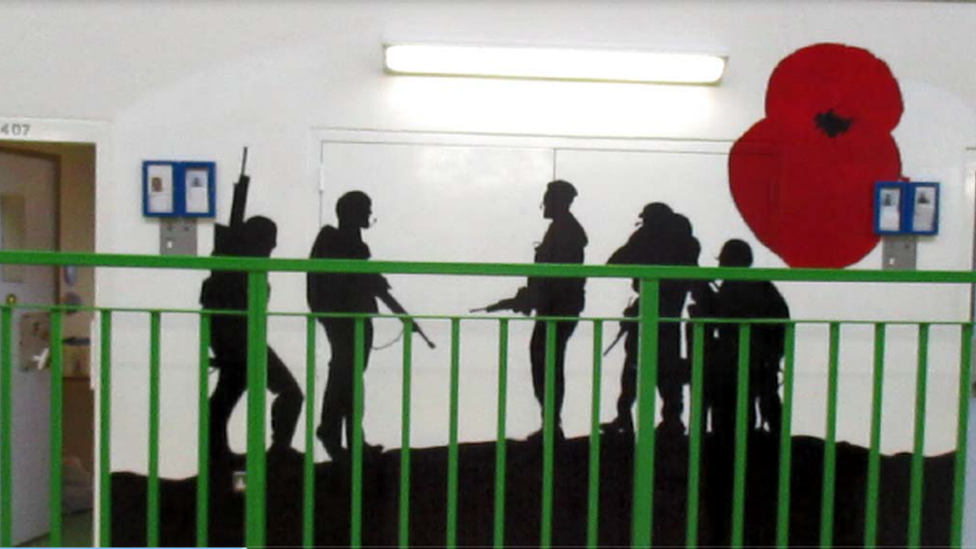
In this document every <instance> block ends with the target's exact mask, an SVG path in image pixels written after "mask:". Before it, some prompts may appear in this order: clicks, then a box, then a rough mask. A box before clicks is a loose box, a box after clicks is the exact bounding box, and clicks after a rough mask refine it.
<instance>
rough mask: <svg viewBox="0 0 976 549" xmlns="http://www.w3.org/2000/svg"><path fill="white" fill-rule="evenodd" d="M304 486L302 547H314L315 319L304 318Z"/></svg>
mask: <svg viewBox="0 0 976 549" xmlns="http://www.w3.org/2000/svg"><path fill="white" fill-rule="evenodd" d="M304 465H305V486H304V491H303V494H304V497H305V505H304V506H303V508H302V509H303V511H304V514H303V517H302V521H303V524H302V545H303V546H305V547H314V546H315V318H313V317H311V316H309V317H306V318H305V463H304Z"/></svg>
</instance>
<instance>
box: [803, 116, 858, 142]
mask: <svg viewBox="0 0 976 549" xmlns="http://www.w3.org/2000/svg"><path fill="white" fill-rule="evenodd" d="M853 120H854V119H853V118H842V117H840V116H837V114H836V113H835V112H834V109H830V110H828V111H827V112H821V113H817V115H816V116H814V117H813V121H814V122H815V123H816V124H817V127H818V128H820V130H821V131H823V132H824V133H825V134H827V137H831V138H833V137H837V136H838V135H840V134H842V133H844V132H846V131H847V130H849V129H850V127H851V121H853Z"/></svg>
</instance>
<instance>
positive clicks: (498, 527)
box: [495, 318, 508, 549]
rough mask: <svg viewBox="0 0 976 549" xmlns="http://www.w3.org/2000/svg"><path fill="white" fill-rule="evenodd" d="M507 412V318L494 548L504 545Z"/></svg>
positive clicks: (502, 326) (502, 324) (501, 338)
mask: <svg viewBox="0 0 976 549" xmlns="http://www.w3.org/2000/svg"><path fill="white" fill-rule="evenodd" d="M507 412H508V319H506V318H503V319H501V320H499V321H498V436H497V437H496V441H495V549H502V548H504V547H505V475H506V471H507V467H506V465H505V459H506V455H505V453H506V447H507V444H506V438H505V437H506V436H507V434H506V432H505V429H506V422H507V419H506V414H507Z"/></svg>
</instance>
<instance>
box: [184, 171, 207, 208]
mask: <svg viewBox="0 0 976 549" xmlns="http://www.w3.org/2000/svg"><path fill="white" fill-rule="evenodd" d="M209 176H210V174H209V172H208V171H207V170H202V169H200V170H196V169H194V170H187V171H186V213H191V214H205V213H210V193H209V192H208V190H209V187H210V185H209V184H208V183H209V182H208V179H209Z"/></svg>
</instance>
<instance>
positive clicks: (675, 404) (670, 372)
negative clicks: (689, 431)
mask: <svg viewBox="0 0 976 549" xmlns="http://www.w3.org/2000/svg"><path fill="white" fill-rule="evenodd" d="M640 218H641V224H640V227H639V228H638V229H637V230H636V231H634V232H633V233H632V234H631V235H630V238H629V239H628V240H627V243H626V244H624V245H623V246H621V247H620V248H619V249H618V250H617V251H615V252H614V253H613V255H611V256H610V259H609V260H608V261H607V263H608V264H611V265H698V255H699V253H700V251H701V247H700V246H699V244H698V240H697V239H696V238H695V237H694V236H693V235H692V228H691V223H690V222H689V221H688V218H686V217H685V216H683V215H681V214H676V213H674V211H672V210H671V208H670V207H669V206H668V205H667V204H664V203H661V202H653V203H650V204H648V205H646V206H644V209H643V210H642V211H641V214H640ZM632 285H633V288H634V290H639V281H638V280H637V279H634V281H633V283H632ZM691 288H692V284H691V283H690V282H688V281H683V280H663V281H661V285H660V299H659V303H660V305H659V314H660V316H661V317H663V318H680V317H681V313H682V310H683V309H684V304H685V299H686V297H687V295H688V292H689V291H690V290H691ZM639 312H640V299H635V300H634V301H633V302H632V303H631V304H630V305H629V306H628V307H627V308H626V309H625V310H624V316H625V317H637V316H638V314H639ZM639 332H640V327H639V324H638V323H637V322H634V321H624V322H621V324H620V333H619V335H618V336H617V340H619V339H620V337H623V338H624V353H625V354H624V367H623V371H622V373H621V376H620V397H619V398H618V399H617V417H616V418H615V419H614V420H613V421H612V422H611V423H609V424H608V425H607V426H606V427H605V428H604V430H605V431H607V432H610V433H622V434H630V433H633V431H634V423H633V418H632V416H631V408H633V406H634V402H635V401H636V399H637V361H638V341H639ZM614 343H616V341H615V342H614ZM687 382H688V366H687V361H686V360H682V358H681V327H680V324H678V323H676V322H661V323H660V326H659V328H658V387H657V389H658V393H659V394H660V395H661V400H662V401H663V406H662V411H661V415H662V420H661V425H660V426H659V429H661V430H662V431H665V432H668V433H674V434H681V433H683V432H684V425H683V424H682V422H681V413H682V411H683V410H684V393H683V390H684V389H683V385H684V384H685V383H687Z"/></svg>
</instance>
